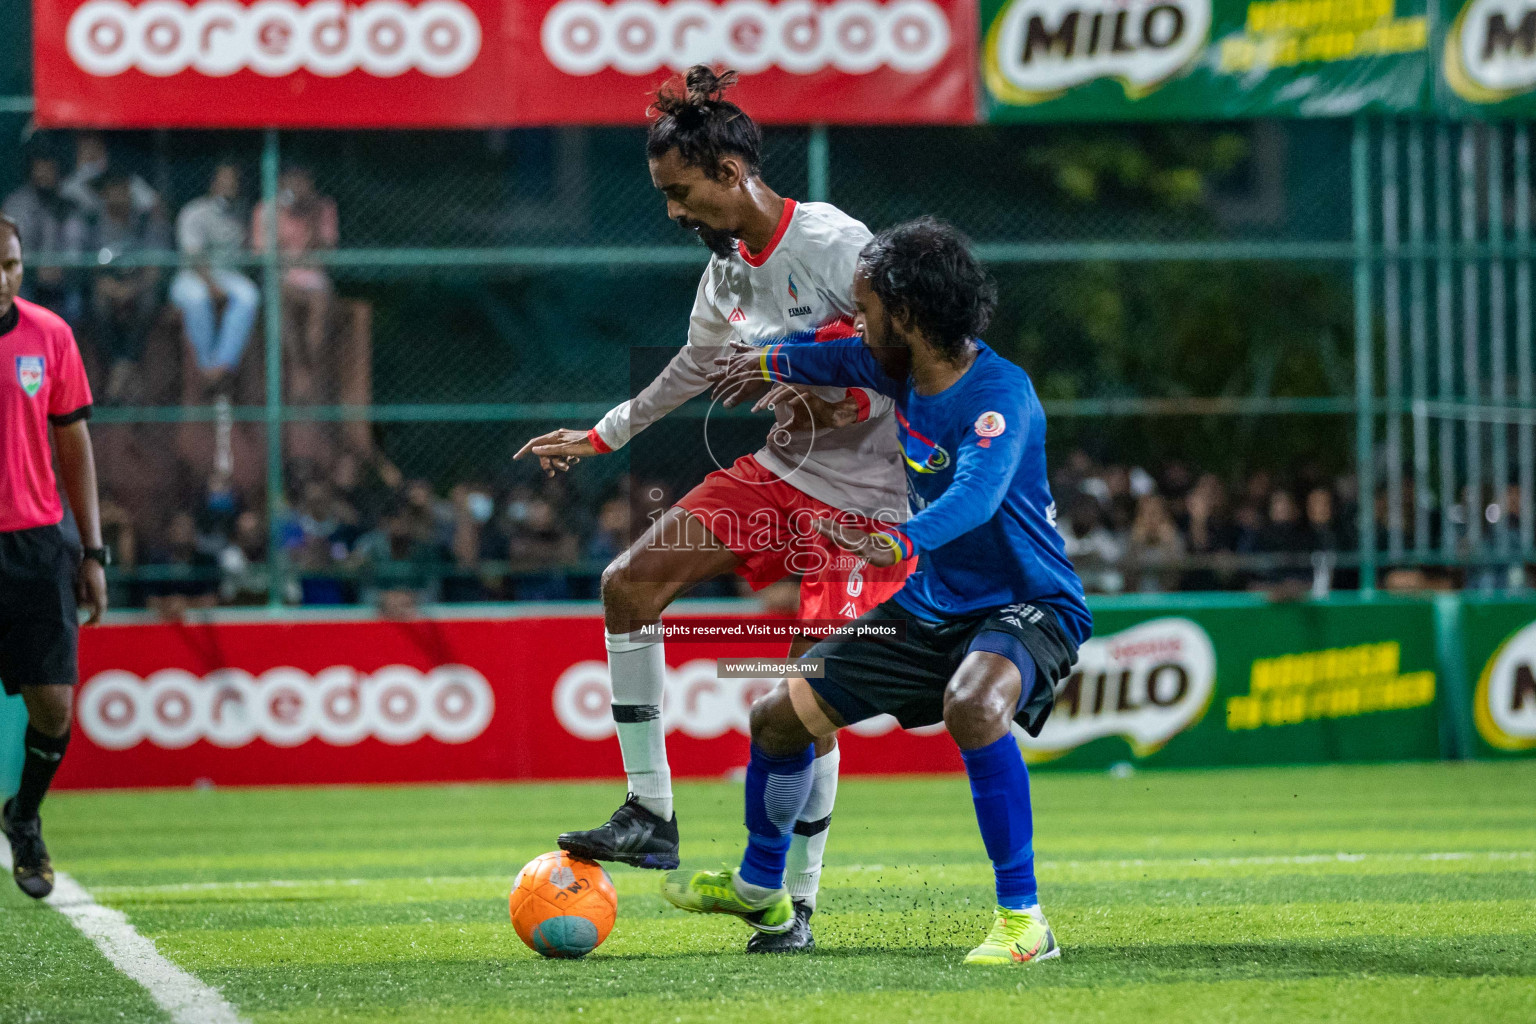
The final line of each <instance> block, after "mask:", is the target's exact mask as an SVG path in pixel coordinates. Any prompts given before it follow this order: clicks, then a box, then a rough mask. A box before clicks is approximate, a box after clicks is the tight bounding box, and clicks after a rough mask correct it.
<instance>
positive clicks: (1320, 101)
mask: <svg viewBox="0 0 1536 1024" xmlns="http://www.w3.org/2000/svg"><path fill="white" fill-rule="evenodd" d="M981 13H982V39H983V42H982V54H981V67H982V72H983V77H984V79H985V84H986V90H985V92H986V101H985V102H986V103H987V111H986V113H987V116H988V118H989V119H990V120H993V121H1041V120H1085V119H1109V120H1132V119H1134V120H1145V119H1156V118H1199V119H1206V120H1212V119H1230V118H1245V117H1254V116H1300V117H1339V116H1345V115H1349V114H1355V113H1361V112H1380V113H1388V112H1405V111H1421V110H1423V109H1425V108H1426V107H1427V105H1428V103H1429V101H1430V82H1431V78H1432V61H1433V49H1434V48H1433V46H1432V33H1431V12H1430V10H1429V7H1428V5H1427V0H1254V2H1245V0H982V3H981Z"/></svg>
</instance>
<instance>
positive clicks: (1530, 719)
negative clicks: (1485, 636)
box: [1472, 622, 1536, 750]
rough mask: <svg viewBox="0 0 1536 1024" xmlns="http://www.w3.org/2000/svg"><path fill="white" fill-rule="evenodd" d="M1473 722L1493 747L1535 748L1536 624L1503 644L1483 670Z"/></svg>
mask: <svg viewBox="0 0 1536 1024" xmlns="http://www.w3.org/2000/svg"><path fill="white" fill-rule="evenodd" d="M1472 721H1473V722H1474V723H1475V724H1476V725H1477V732H1478V735H1480V736H1482V738H1483V739H1484V740H1485V741H1486V742H1487V743H1488V745H1489V746H1491V747H1496V748H1498V749H1499V750H1531V749H1533V748H1536V622H1533V623H1531V624H1530V625H1528V626H1526V627H1525V628H1524V629H1522V630H1520V631H1519V632H1518V633H1516V634H1515V635H1514V636H1512V637H1510V638H1509V639H1508V640H1506V641H1504V643H1503V645H1502V646H1501V647H1500V648H1499V649H1498V650H1497V651H1495V652H1494V653H1493V657H1491V658H1489V659H1488V664H1487V665H1485V666H1483V672H1482V675H1481V676H1479V677H1478V680H1477V693H1476V695H1475V696H1474V697H1473V705H1472Z"/></svg>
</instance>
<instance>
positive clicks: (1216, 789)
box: [0, 762, 1536, 1024]
mask: <svg viewBox="0 0 1536 1024" xmlns="http://www.w3.org/2000/svg"><path fill="white" fill-rule="evenodd" d="M621 795H622V794H621V793H619V792H618V789H617V787H616V786H614V785H612V784H610V785H597V786H589V785H579V786H575V785H573V786H454V787H417V788H371V789H315V790H306V789H283V790H276V789H273V790H244V791H241V790H218V791H176V792H158V793H147V792H145V793H92V794H58V795H56V796H54V797H52V798H50V800H49V802H48V804H47V805H46V807H45V808H44V810H45V814H44V821H45V826H46V834H47V836H48V838H49V841H50V844H51V847H52V849H53V853H54V859H55V863H56V864H57V865H58V867H59V868H61V869H62V870H65V871H68V872H70V873H71V874H73V875H74V876H75V878H76V879H77V880H78V881H80V882H81V883H82V884H83V885H85V886H86V887H87V888H88V889H89V890H90V891H91V892H92V893H93V894H94V895H95V896H96V898H97V899H98V900H99V901H100V902H102V903H104V904H106V905H108V906H112V907H116V908H118V909H120V910H122V911H124V912H125V913H126V914H127V915H128V917H129V920H130V921H132V923H133V924H134V925H135V926H136V927H137V928H138V929H139V930H140V931H141V932H142V933H143V934H145V935H147V936H149V937H150V938H152V939H153V940H154V941H155V943H156V945H157V946H158V947H159V949H160V951H161V952H162V953H163V954H165V955H166V956H167V957H169V958H170V959H171V960H173V961H175V962H176V963H177V964H179V965H181V966H182V967H184V968H186V969H187V970H189V971H192V972H193V973H195V974H196V975H197V976H198V977H200V978H202V979H203V980H204V981H206V982H207V983H209V984H211V985H214V986H215V987H217V988H218V989H220V990H221V991H222V992H223V993H224V995H225V997H226V998H227V999H228V1000H229V1001H230V1002H231V1003H233V1004H234V1006H235V1007H236V1009H237V1010H238V1011H239V1012H240V1014H241V1015H242V1016H244V1017H246V1018H247V1019H249V1020H251V1021H253V1022H262V1024H264V1022H273V1024H276V1022H285V1024H286V1022H310V1021H316V1022H318V1021H335V1020H356V1021H398V1022H415V1021H423V1022H449V1021H455V1022H456V1021H474V1022H481V1021H485V1022H489V1021H498V1022H501V1021H522V1020H565V1021H582V1022H584V1024H590V1022H596V1021H617V1022H623V1024H644V1022H649V1021H695V1020H720V1021H738V1020H739V1021H754V1022H756V1021H764V1020H781V1021H793V1022H800V1021H829V1022H836V1024H849V1022H855V1021H878V1022H888V1021H899V1020H955V1021H988V1022H992V1021H1004V1020H1012V1021H1030V1022H1041V1021H1043V1022H1055V1021H1063V1022H1066V1021H1070V1022H1104V1024H1118V1022H1122V1021H1138V1020H1139V1021H1177V1022H1179V1024H1201V1022H1212V1024H1215V1022H1228V1021H1240V1022H1242V1024H1266V1022H1276V1024H1297V1022H1300V1021H1322V1020H1327V1021H1341V1022H1342V1021H1349V1022H1354V1021H1370V1022H1376V1021H1380V1022H1383V1024H1387V1022H1392V1024H1400V1022H1409V1021H1424V1022H1434V1024H1447V1022H1455V1021H1467V1022H1474V1021H1475V1022H1477V1024H1498V1022H1505V1021H1508V1022H1522V1024H1523V1022H1531V1021H1536V762H1527V763H1515V764H1508V763H1506V764H1463V765H1457V764H1429V765H1386V766H1376V767H1349V768H1303V769H1269V770H1245V771H1210V772H1165V773H1142V774H1138V775H1134V776H1132V777H1130V778H1126V779H1117V778H1113V777H1110V776H1108V775H1073V774H1046V773H1040V774H1038V775H1037V776H1036V779H1035V809H1036V851H1037V856H1038V858H1039V876H1040V881H1041V894H1042V898H1043V901H1044V906H1045V908H1046V911H1047V912H1048V914H1049V915H1050V918H1051V921H1052V923H1053V925H1054V926H1055V928H1056V932H1057V935H1058V937H1059V939H1060V941H1061V943H1062V947H1063V957H1062V959H1061V960H1059V961H1055V962H1048V963H1045V964H1039V965H1036V966H1033V967H1026V968H1004V969H976V968H965V967H963V966H962V965H961V963H960V960H961V957H962V956H963V955H964V953H965V951H966V950H967V949H969V948H970V946H972V945H974V944H975V942H977V941H978V940H979V938H980V936H981V935H982V934H983V932H984V931H985V929H986V927H987V925H988V924H989V923H990V908H991V884H990V883H991V879H990V872H989V869H988V866H987V864H986V861H985V857H984V854H983V852H982V848H981V840H980V837H979V836H978V834H977V832H976V824H975V820H974V817H973V814H972V811H971V805H970V799H969V793H968V790H967V788H966V783H965V780H964V778H963V777H960V776H955V777H946V778H909V779H895V780H880V781H875V780H860V779H848V780H844V782H843V785H842V788H841V790H840V792H839V795H838V807H837V811H836V813H835V816H834V822H833V826H832V836H831V842H830V844H829V849H828V869H827V874H826V879H825V885H824V889H823V895H822V903H821V910H820V912H818V914H817V915H816V918H815V925H816V936H817V942H818V950H817V952H816V953H814V954H812V955H809V956H802V957H792V958H759V957H747V956H745V955H743V954H742V953H741V948H742V945H743V944H744V942H745V940H746V938H747V931H746V929H745V928H744V927H742V926H741V925H739V924H738V923H737V922H735V921H731V920H726V919H717V918H697V917H691V916H687V915H684V914H681V913H679V912H677V911H675V910H673V909H672V908H670V907H669V906H667V905H666V904H665V903H663V901H662V900H661V898H660V897H659V896H658V895H657V886H658V884H659V881H660V878H659V876H658V875H656V874H654V873H649V872H640V871H634V870H628V869H620V870H618V871H615V872H614V880H615V883H616V884H617V886H618V889H619V894H620V908H619V923H618V926H617V927H616V928H615V930H614V933H613V935H612V937H611V938H610V939H609V940H608V942H607V943H605V944H604V945H603V946H602V947H601V948H600V949H599V950H598V951H597V952H595V953H594V954H593V955H592V956H590V957H588V958H587V959H586V960H584V961H579V962H553V961H545V960H541V959H539V958H538V957H537V956H535V955H534V954H533V953H531V952H529V951H528V950H527V949H525V948H524V947H523V946H522V944H521V943H520V942H519V941H518V940H517V937H516V935H515V934H514V933H513V932H512V929H511V926H510V924H509V923H508V921H507V913H506V902H505V899H506V892H507V887H508V884H509V882H510V880H511V878H512V876H513V874H515V873H516V871H517V869H518V867H520V866H521V865H522V864H523V863H524V862H525V861H527V860H529V859H530V858H532V857H534V856H535V855H537V854H539V853H542V852H544V851H546V850H548V849H551V848H552V847H553V845H554V843H553V839H554V835H555V833H557V832H559V831H561V830H563V829H567V828H573V827H584V826H589V825H592V824H596V823H597V822H599V821H601V820H602V819H603V818H604V817H605V816H606V814H607V813H608V812H609V811H610V810H612V808H613V806H614V805H616V803H617V800H618V798H619V797H621ZM678 815H679V820H680V822H681V824H682V829H683V836H684V851H683V852H684V857H685V863H690V864H695V865H710V864H717V863H720V862H724V861H731V860H734V859H735V857H736V855H737V854H738V853H739V849H740V844H741V838H742V830H741V826H740V824H739V822H740V821H741V801H740V787H739V786H737V785H732V784H729V783H718V784H691V785H685V786H683V787H681V789H680V791H679V801H678ZM162 1019H164V1018H163V1016H162V1015H161V1014H160V1012H159V1011H158V1010H157V1009H156V1008H155V1006H154V1004H153V1003H152V1002H151V1001H150V1000H149V999H148V997H147V996H146V995H145V993H144V992H143V990H142V989H139V988H138V987H137V986H136V985H134V984H133V983H132V982H130V981H128V980H127V979H126V978H124V977H123V976H122V975H120V974H118V973H116V972H115V971H113V970H112V969H111V967H110V965H109V964H108V963H107V961H106V960H105V959H104V958H103V957H102V956H101V955H100V954H99V953H97V952H96V950H95V948H94V947H93V946H91V944H90V943H89V942H88V941H87V940H86V939H84V938H83V937H82V936H81V935H80V934H79V933H78V932H76V931H74V929H73V928H72V927H71V926H70V925H69V923H68V922H67V921H65V919H64V918H63V917H62V916H60V915H59V914H57V913H56V912H54V911H53V910H51V909H50V908H48V907H46V906H40V905H36V904H33V903H32V902H31V901H29V900H27V899H26V898H25V897H24V896H22V895H21V894H20V893H19V892H17V891H16V890H15V889H13V888H8V889H7V890H5V892H4V895H3V896H0V1021H4V1022H6V1024H10V1022H18V1024H19V1022H39V1024H41V1022H50V1024H51V1022H55V1021H68V1022H71V1024H76V1022H96V1021H124V1020H127V1021H140V1020H162Z"/></svg>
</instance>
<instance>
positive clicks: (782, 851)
mask: <svg viewBox="0 0 1536 1024" xmlns="http://www.w3.org/2000/svg"><path fill="white" fill-rule="evenodd" d="M815 754H816V748H815V747H813V746H811V745H810V744H809V743H807V744H806V746H805V749H804V750H802V751H800V753H798V754H790V755H789V756H788V757H774V756H773V755H771V754H768V753H765V752H764V751H763V749H762V748H761V747H759V746H758V745H757V744H756V743H754V744H752V759H751V760H750V761H748V762H747V852H746V853H744V854H742V855H741V871H740V875H741V879H742V881H745V882H750V883H751V884H753V885H760V886H763V887H764V888H766V889H778V888H781V887H782V886H783V885H784V858H785V856H786V855H787V854H788V853H789V843H790V839H791V838H792V837H793V832H792V830H793V829H794V827H795V819H796V818H798V817H799V816H800V810H801V808H803V807H804V806H805V800H806V797H808V796H810V794H811V761H812V759H813V758H814V756H815Z"/></svg>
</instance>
